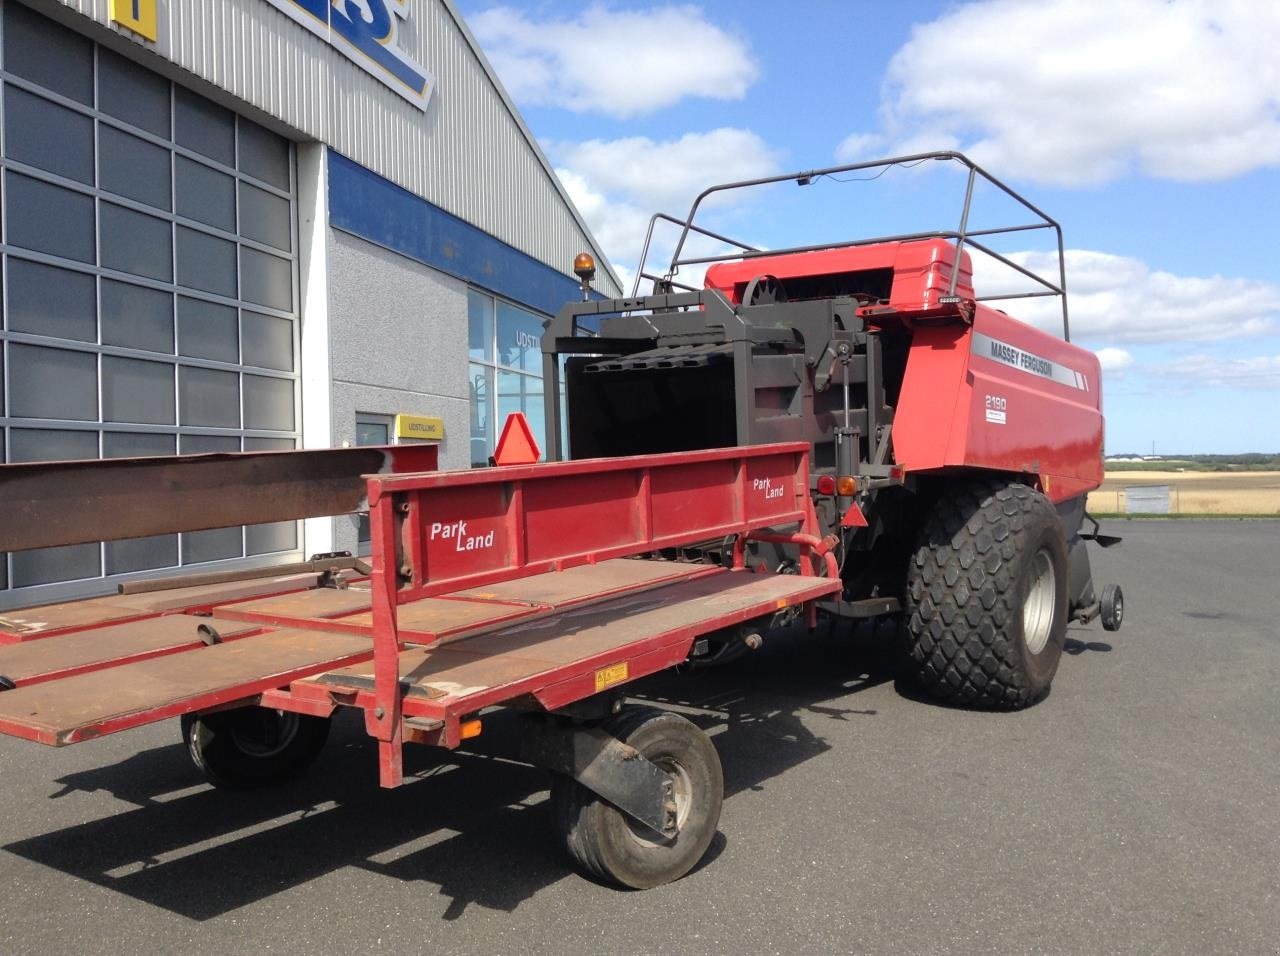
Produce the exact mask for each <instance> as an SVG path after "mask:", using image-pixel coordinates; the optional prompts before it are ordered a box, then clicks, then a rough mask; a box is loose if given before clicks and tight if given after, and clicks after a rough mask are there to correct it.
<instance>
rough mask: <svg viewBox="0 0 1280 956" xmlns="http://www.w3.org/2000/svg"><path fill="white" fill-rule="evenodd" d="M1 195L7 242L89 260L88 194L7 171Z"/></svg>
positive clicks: (91, 255) (91, 250)
mask: <svg viewBox="0 0 1280 956" xmlns="http://www.w3.org/2000/svg"><path fill="white" fill-rule="evenodd" d="M9 6H10V7H11V6H13V4H9ZM6 9H8V8H7V7H6ZM4 198H5V212H6V214H7V227H8V237H9V242H10V243H12V244H13V245H15V246H22V247H23V248H25V249H35V250H36V251H37V252H47V253H49V254H50V255H53V256H64V257H65V258H67V259H79V260H80V261H81V262H89V263H92V262H93V260H94V245H93V198H92V197H90V196H85V195H83V194H81V193H77V192H72V191H71V190H69V189H63V188H62V187H61V186H55V185H53V184H52V183H45V182H40V181H39V180H36V179H32V178H31V177H29V176H20V175H18V174H17V173H14V172H10V173H8V174H7V175H6V176H5V197H4Z"/></svg>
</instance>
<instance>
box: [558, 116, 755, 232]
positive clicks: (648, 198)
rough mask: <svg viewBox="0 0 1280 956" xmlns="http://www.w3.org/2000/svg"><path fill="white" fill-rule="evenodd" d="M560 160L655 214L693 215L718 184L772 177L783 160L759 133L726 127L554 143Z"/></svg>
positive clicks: (607, 190) (600, 187)
mask: <svg viewBox="0 0 1280 956" xmlns="http://www.w3.org/2000/svg"><path fill="white" fill-rule="evenodd" d="M549 150H550V152H551V154H552V155H553V156H554V157H555V158H556V161H557V162H558V163H560V164H562V165H564V166H566V167H568V168H569V169H570V170H572V171H573V172H574V173H575V174H577V175H580V176H582V177H583V178H584V179H586V180H587V181H589V182H590V183H591V185H592V187H593V188H595V189H598V190H600V191H602V192H604V193H606V194H609V195H622V196H625V197H627V198H629V199H630V200H632V201H634V202H636V203H638V204H639V205H640V206H641V207H643V208H645V209H649V210H651V211H653V212H657V211H659V210H661V211H663V212H670V213H679V214H680V215H683V214H684V213H686V212H688V210H689V206H690V205H691V204H692V203H693V199H694V197H695V196H697V195H698V193H700V192H702V190H704V189H706V188H707V187H708V186H710V185H712V184H713V183H723V182H734V181H736V180H741V179H752V178H755V177H758V176H763V175H768V174H769V173H771V172H773V171H774V170H775V169H776V168H777V164H778V156H777V153H776V152H775V151H774V150H773V149H771V148H770V147H769V146H768V144H767V143H765V141H764V140H763V139H761V138H760V137H759V136H757V135H756V134H755V133H753V132H751V131H750V130H745V129H734V128H732V127H722V128H720V129H713V130H710V131H709V132H705V133H686V134H684V135H683V136H681V137H680V138H679V139H672V140H666V141H663V142H655V141H654V140H652V139H649V138H648V137H647V136H630V137H627V138H625V139H614V140H599V139H593V140H588V141H587V142H585V143H552V144H550V146H549Z"/></svg>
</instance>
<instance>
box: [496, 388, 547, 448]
mask: <svg viewBox="0 0 1280 956" xmlns="http://www.w3.org/2000/svg"><path fill="white" fill-rule="evenodd" d="M512 412H524V415H525V418H527V419H528V420H529V430H530V431H532V432H533V437H534V438H535V439H537V442H538V447H539V448H546V447H547V442H546V436H545V432H546V421H545V420H544V419H543V415H542V379H540V378H536V377H534V376H532V375H520V374H518V373H516V372H504V371H502V370H501V369H499V371H498V427H499V428H500V427H502V424H503V423H504V422H505V421H506V420H507V416H508V415H510V414H511V413H512Z"/></svg>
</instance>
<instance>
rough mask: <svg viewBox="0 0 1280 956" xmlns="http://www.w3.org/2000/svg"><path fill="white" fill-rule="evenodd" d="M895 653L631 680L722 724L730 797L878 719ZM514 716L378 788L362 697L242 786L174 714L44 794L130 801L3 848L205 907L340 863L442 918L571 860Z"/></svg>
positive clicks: (795, 650) (715, 725) (811, 647)
mask: <svg viewBox="0 0 1280 956" xmlns="http://www.w3.org/2000/svg"><path fill="white" fill-rule="evenodd" d="M892 666H893V665H892V655H891V649H890V648H889V647H887V646H886V645H885V642H878V643H877V644H874V645H872V644H868V643H867V642H865V641H864V640H860V639H857V638H853V639H850V638H848V637H846V636H844V634H843V632H842V634H841V636H838V637H837V636H833V635H831V634H830V633H828V632H826V631H824V630H820V631H819V632H818V633H817V634H816V635H812V636H811V635H808V634H805V633H803V632H799V633H791V634H786V635H780V636H777V637H773V638H770V640H769V641H767V642H766V645H765V647H764V648H762V649H761V650H759V651H756V652H754V653H752V654H751V655H749V656H748V657H746V658H743V659H741V660H739V661H736V662H733V663H731V664H727V665H725V666H723V667H720V668H712V669H706V670H686V671H680V672H667V673H664V674H659V675H655V676H654V677H652V678H649V679H647V680H644V681H640V682H637V684H635V685H634V692H633V696H634V697H635V698H637V699H642V700H647V701H649V702H652V703H654V704H656V705H658V706H665V707H669V708H671V709H674V710H676V711H678V712H680V713H683V714H684V715H685V716H687V717H688V718H689V719H690V720H692V721H693V722H694V723H696V724H698V725H699V726H701V727H703V728H704V729H705V730H707V731H708V732H709V733H711V734H712V735H713V739H714V740H715V743H716V748H717V750H718V752H719V754H720V758H721V762H722V764H723V767H724V777H725V795H726V798H727V799H732V797H733V795H734V794H736V793H740V792H742V791H744V790H764V789H766V788H767V786H768V782H769V780H770V779H772V778H774V777H776V776H778V775H780V774H783V773H786V772H787V770H788V769H790V768H791V767H794V766H796V765H798V764H801V763H803V762H804V761H807V760H810V759H812V758H813V757H816V756H818V755H820V754H822V753H824V752H825V751H827V750H829V749H830V745H829V744H828V743H827V742H826V740H825V739H824V738H823V736H822V734H821V727H822V722H823V721H827V720H832V721H849V720H866V719H874V717H875V716H876V712H875V711H874V710H871V709H857V708H850V707H848V706H847V702H848V701H847V698H848V697H849V696H850V695H855V694H857V693H858V692H860V691H863V690H866V689H868V688H870V687H874V686H876V685H878V684H882V683H885V682H887V681H889V680H891V679H892ZM802 718H803V719H802ZM519 723H520V721H519V718H518V717H517V716H516V715H514V714H511V713H507V712H499V713H495V714H492V715H487V716H486V717H485V732H484V734H483V735H482V736H481V737H479V738H477V739H476V740H475V741H472V742H471V744H472V745H474V746H470V745H469V747H468V749H467V750H466V751H465V752H464V751H454V752H448V751H443V750H437V749H431V748H418V747H407V748H406V751H405V772H406V776H407V780H406V783H405V785H404V786H402V787H400V788H399V789H396V790H382V789H380V788H379V787H378V786H377V748H376V745H375V744H374V742H373V741H372V740H371V739H370V738H368V737H367V736H365V734H364V730H363V723H362V721H361V720H360V718H359V715H358V714H356V713H352V712H347V713H341V714H339V716H338V717H337V718H336V719H335V722H334V727H333V733H332V734H331V736H330V740H329V744H328V746H327V748H326V750H325V752H324V753H323V754H322V755H321V757H320V759H319V760H318V761H317V763H316V765H315V766H314V767H313V769H312V771H311V772H310V773H309V774H308V775H307V776H306V777H304V778H303V779H302V780H300V781H298V782H297V783H295V784H292V785H290V786H287V787H282V788H277V789H268V790H257V791H238V792H237V791H223V790H214V789H213V788H211V787H209V786H207V785H205V784H204V783H203V778H202V777H200V775H199V773H198V772H197V771H196V769H195V768H194V766H193V765H192V764H191V763H190V761H189V759H188V758H187V755H186V751H185V749H184V748H183V747H182V746H181V745H180V744H179V743H178V742H177V738H178V731H177V726H176V722H175V723H174V737H175V744H174V745H173V746H169V747H158V748H154V749H152V750H147V751H144V752H142V753H138V754H135V755H133V756H131V757H129V758H128V759H126V760H123V761H120V762H118V763H115V764H113V765H111V766H106V767H100V768H96V769H93V770H88V771H83V772H79V773H75V774H70V775H68V776H66V777H63V778H61V779H60V780H58V783H59V784H61V785H62V788H63V789H62V790H61V791H59V792H58V793H56V794H54V795H53V796H52V797H51V798H50V799H58V798H60V797H63V796H65V795H67V794H69V793H73V792H85V791H89V792H92V791H106V792H108V793H110V794H112V795H113V796H114V797H116V798H117V799H119V800H122V801H125V802H128V803H131V804H134V805H135V808H134V809H129V810H125V811H123V812H121V813H117V814H113V815H112V816H109V817H104V818H102V819H98V820H92V821H89V822H86V823H82V824H78V825H76V826H73V827H68V828H66V829H63V830H58V831H55V832H51V833H46V834H42V835H41V836H38V837H33V838H30V839H26V840H21V841H17V842H14V843H11V844H9V845H8V846H6V847H4V849H6V850H8V851H9V852H11V853H14V854H17V855H18V856H21V857H23V858H25V859H28V860H32V861H34V862H37V863H40V864H43V865H45V866H49V867H53V868H55V869H57V870H60V871H62V872H64V873H67V874H69V875H71V876H75V877H78V878H80V879H83V880H87V881H89V882H91V883H94V884H97V885H99V886H103V887H108V888H110V889H113V890H115V891H117V892H120V893H124V894H126V895H128V896H130V897H133V898H135V899H138V900H141V901H144V902H146V903H150V904H152V905H155V906H159V907H162V908H164V909H166V910H169V911H172V912H174V913H177V914H180V915H182V916H186V917H189V918H191V919H194V920H207V919H210V918H213V917H217V916H220V915H223V914H225V913H228V912H231V911H234V910H236V909H238V908H240V907H243V906H246V905H249V904H252V903H255V902H258V901H260V900H263V899H266V898H269V897H271V896H273V895H274V894H277V893H280V892H282V891H285V890H288V889H290V888H291V887H295V886H298V885H301V884H304V883H306V882H308V881H310V880H314V879H316V878H318V877H322V876H324V875H325V874H327V873H330V872H333V871H335V870H338V869H341V868H343V867H357V868H360V869H363V870H367V871H369V872H372V873H376V874H379V875H382V876H386V877H390V878H393V879H396V880H402V881H413V882H421V883H424V884H428V885H434V886H436V887H438V890H439V892H440V893H441V894H443V895H444V896H445V897H447V898H448V899H449V901H450V902H449V905H448V907H447V909H446V911H445V913H444V918H445V919H456V918H457V917H458V916H460V915H462V913H463V912H464V911H465V910H466V908H467V907H468V906H472V905H474V906H481V907H487V908H491V909H496V910H502V911H510V910H513V909H515V908H516V907H517V906H519V905H520V903H521V902H522V901H524V900H526V899H528V898H529V897H531V896H533V895H534V894H535V893H537V892H538V891H539V890H541V889H542V888H544V887H546V886H549V885H551V884H553V883H555V882H557V881H559V880H561V879H564V878H565V877H568V876H571V875H572V874H574V872H575V871H574V870H573V869H572V866H571V864H570V862H569V860H568V858H567V857H566V856H565V855H564V853H563V851H561V850H560V849H559V848H558V846H557V843H556V841H555V838H554V837H553V835H552V828H551V820H550V814H549V813H548V812H547V806H546V790H547V788H548V786H549V780H548V775H547V773H546V772H545V771H542V770H538V769H535V768H532V767H529V766H527V765H524V764H521V763H518V762H516V761H515V760H514V756H515V754H516V753H517V752H518V746H519ZM814 727H816V728H817V730H814V729H811V728H814ZM725 842H726V841H725V839H724V836H723V835H718V836H717V838H716V840H715V842H714V843H713V845H712V848H711V850H710V851H709V853H708V857H707V858H706V859H704V861H703V863H702V864H700V866H705V865H708V864H709V863H710V862H711V861H712V860H713V859H714V857H715V856H716V855H718V854H719V853H720V852H722V851H723V849H724V848H725Z"/></svg>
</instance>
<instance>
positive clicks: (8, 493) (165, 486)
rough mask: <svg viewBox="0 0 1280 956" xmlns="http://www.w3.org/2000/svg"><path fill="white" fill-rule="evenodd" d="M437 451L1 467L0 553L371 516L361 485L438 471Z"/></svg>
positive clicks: (414, 448)
mask: <svg viewBox="0 0 1280 956" xmlns="http://www.w3.org/2000/svg"><path fill="white" fill-rule="evenodd" d="M437 455H438V451H437V446H435V445H396V446H376V447H363V448H332V449H319V450H313V451H269V452H244V453H237V454H221V455H173V456H166V457H158V458H115V459H109V460H106V461H70V462H35V463H30V464H18V465H3V466H0V552H3V551H22V550H26V549H28V548H48V547H56V546H59V545H67V544H87V543H90V542H94V541H117V540H120V539H123V538H145V537H147V536H149V535H157V534H173V533H175V532H178V531H203V530H205V529H206V528H230V527H235V526H237V525H244V524H264V523H266V522H271V521H294V520H298V519H301V518H316V517H323V516H327V515H340V514H350V513H352V512H357V511H366V510H368V503H367V502H366V500H365V483H364V479H363V478H362V477H361V476H362V475H371V474H392V473H399V472H420V471H432V470H434V469H435V467H436V463H437Z"/></svg>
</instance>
